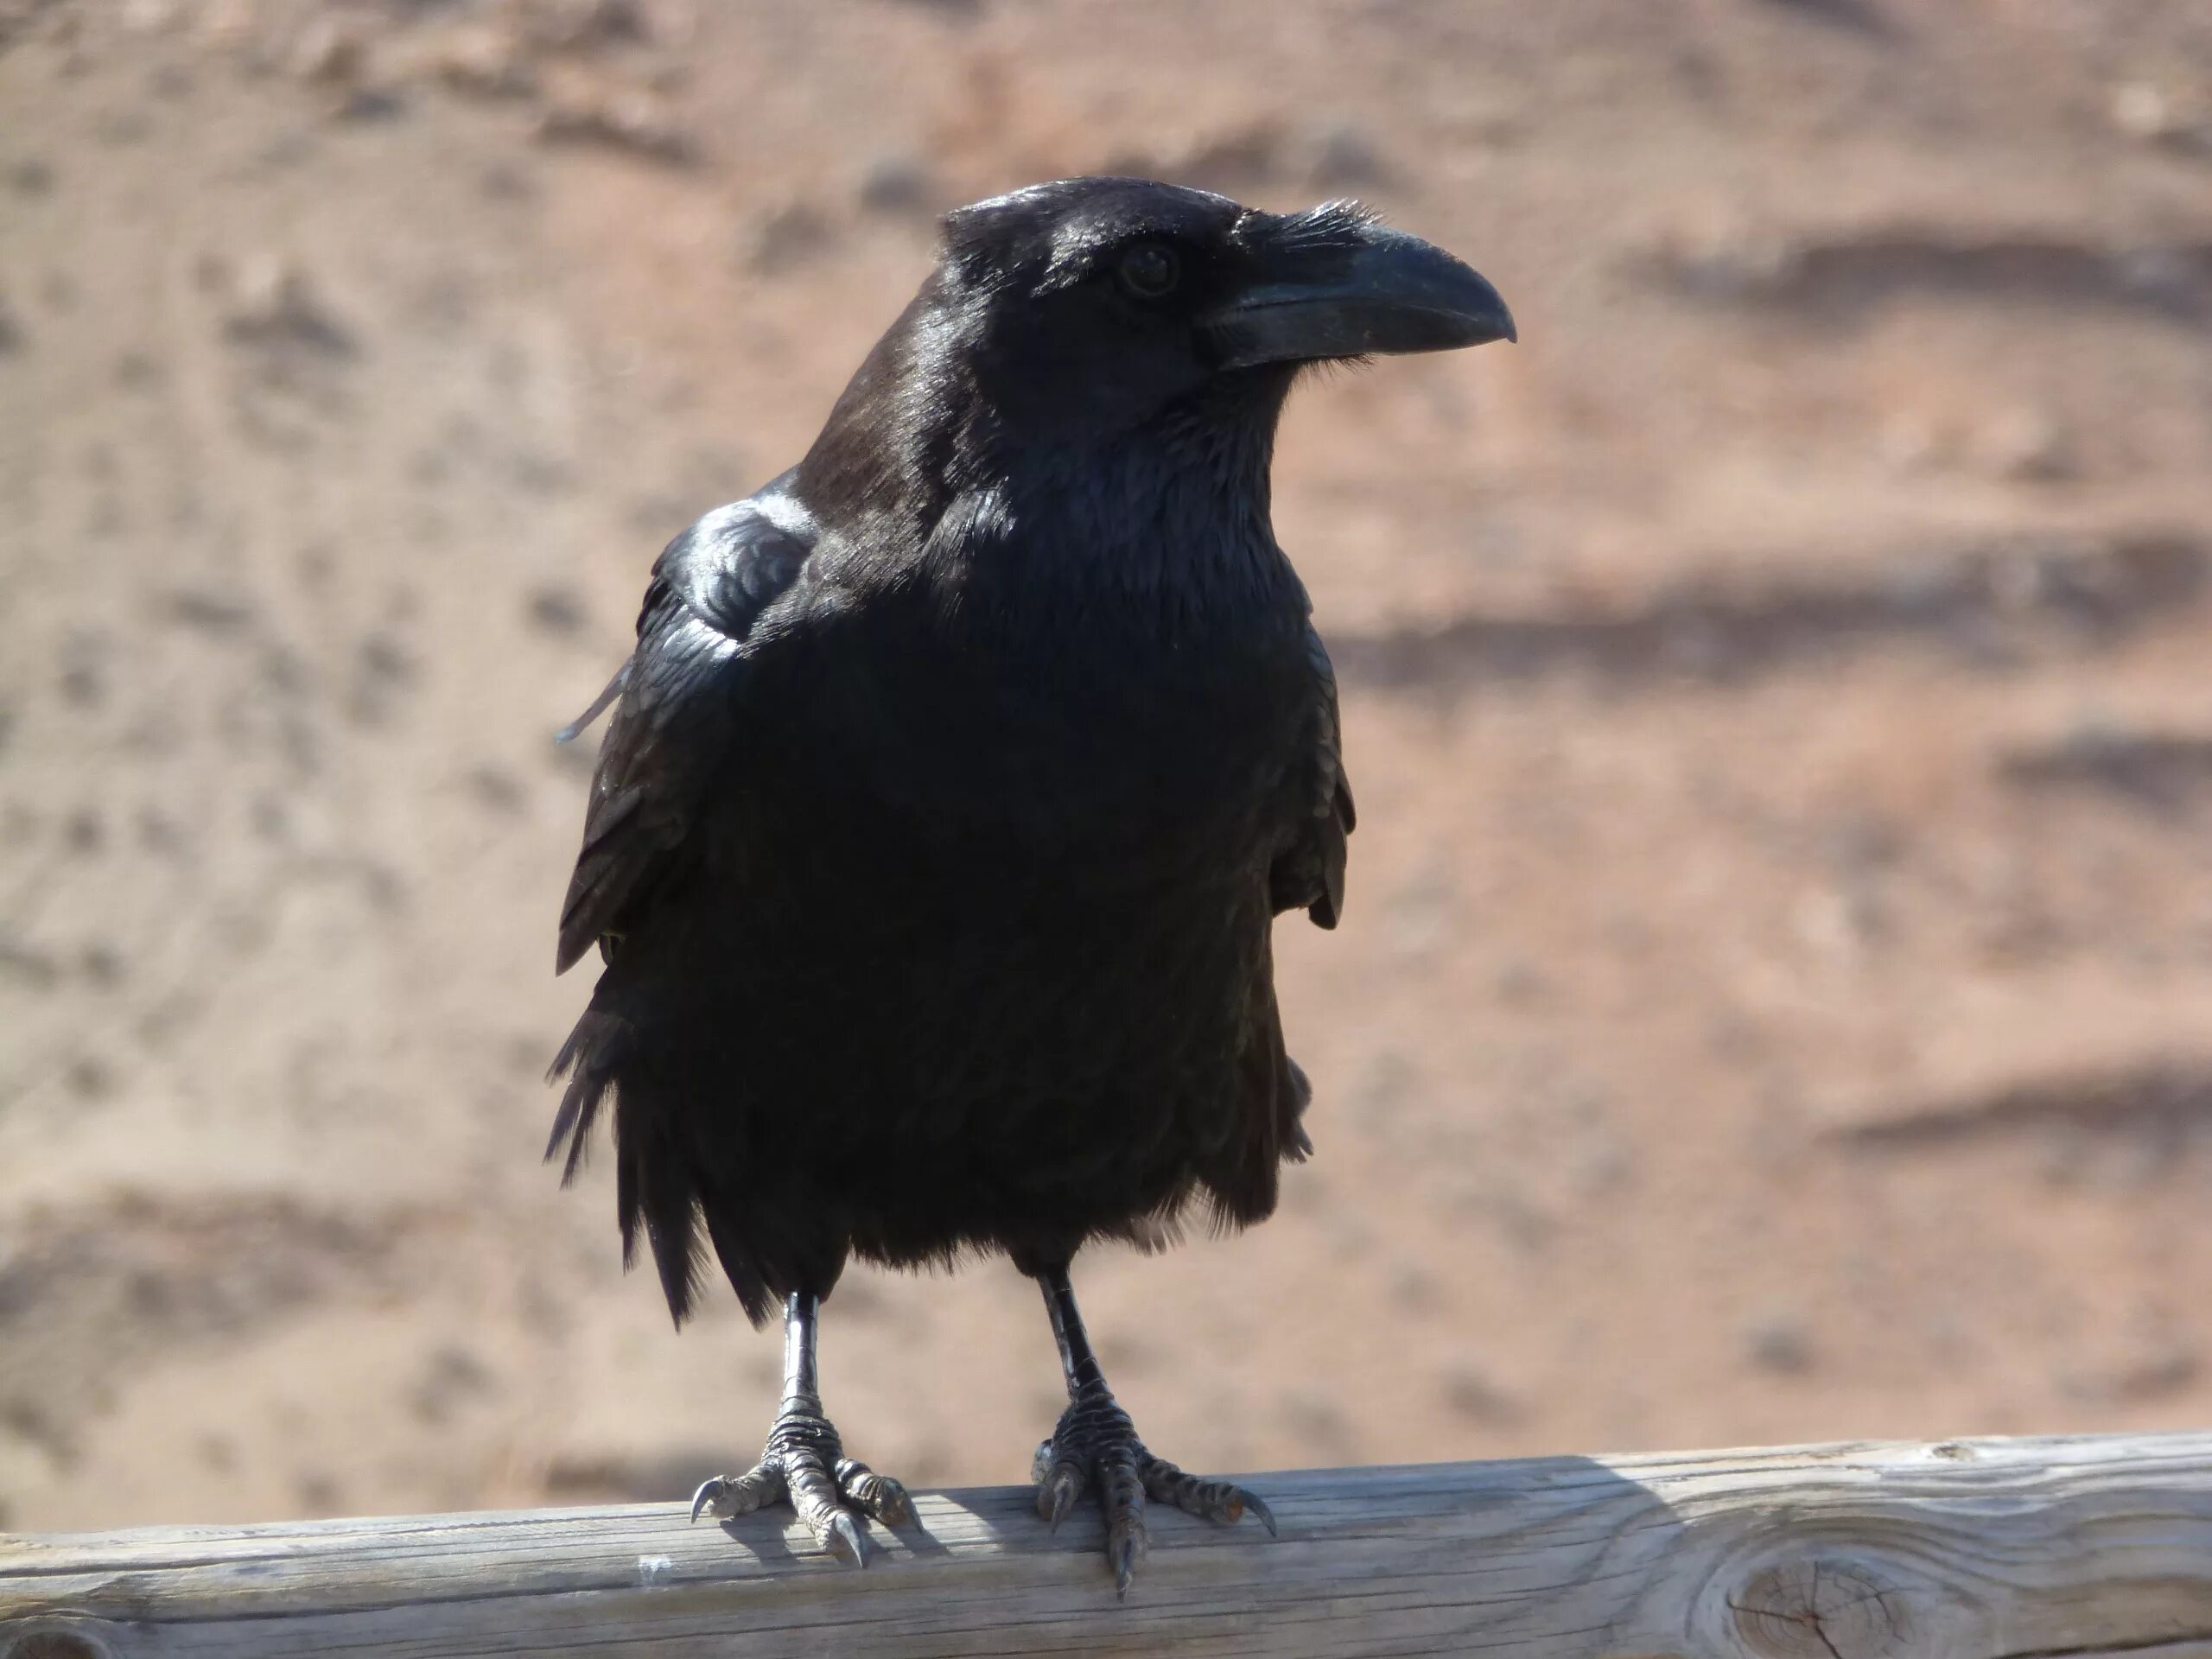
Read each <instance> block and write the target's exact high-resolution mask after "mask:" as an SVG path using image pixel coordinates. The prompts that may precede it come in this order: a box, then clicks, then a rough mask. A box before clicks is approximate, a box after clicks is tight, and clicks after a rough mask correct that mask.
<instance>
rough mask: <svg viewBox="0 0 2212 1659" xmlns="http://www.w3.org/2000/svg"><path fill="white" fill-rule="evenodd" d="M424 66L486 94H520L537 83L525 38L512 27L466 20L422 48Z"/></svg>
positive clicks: (450, 81)
mask: <svg viewBox="0 0 2212 1659" xmlns="http://www.w3.org/2000/svg"><path fill="white" fill-rule="evenodd" d="M421 61H422V65H423V69H424V70H425V71H426V72H427V73H429V74H430V75H432V76H435V78H436V79H440V80H442V81H443V82H445V84H446V85H447V86H453V87H457V88H458V89H460V90H461V91H462V92H476V93H480V94H481V95H483V96H485V97H487V98H518V97H522V96H524V95H525V94H527V93H528V92H530V90H531V86H533V85H534V84H535V81H536V77H535V75H534V74H533V73H531V65H530V60H529V59H528V57H527V56H526V55H525V54H524V50H523V44H522V42H521V41H519V40H518V39H517V38H516V37H515V35H514V34H513V32H512V30H509V29H497V28H493V27H492V26H491V25H489V24H482V23H471V24H464V25H461V27H459V28H456V29H451V30H449V31H448V32H447V33H445V34H443V35H439V36H437V37H436V38H435V39H434V40H432V41H429V42H428V43H427V44H426V45H425V46H424V47H423V56H422V60H421Z"/></svg>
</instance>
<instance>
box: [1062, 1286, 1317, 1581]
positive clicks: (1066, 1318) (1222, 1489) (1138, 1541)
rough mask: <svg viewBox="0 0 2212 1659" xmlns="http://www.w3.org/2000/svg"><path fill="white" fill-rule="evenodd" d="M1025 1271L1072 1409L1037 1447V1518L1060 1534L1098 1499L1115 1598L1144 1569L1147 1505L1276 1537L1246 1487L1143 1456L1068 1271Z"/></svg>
mask: <svg viewBox="0 0 2212 1659" xmlns="http://www.w3.org/2000/svg"><path fill="white" fill-rule="evenodd" d="M1024 1271H1025V1272H1027V1273H1028V1274H1030V1275H1031V1276H1032V1277H1033V1278H1034V1279H1035V1280H1036V1281H1037V1282H1038V1284H1039V1287H1042V1289H1043V1290H1044V1293H1045V1310H1046V1313H1049V1314H1050V1315H1051V1316H1052V1335H1053V1337H1054V1338H1055V1339H1056V1340H1057V1341H1058V1343H1059V1347H1060V1369H1061V1370H1062V1371H1063V1372H1064V1373H1065V1376H1066V1378H1067V1385H1068V1408H1067V1409H1066V1410H1065V1411H1064V1412H1062V1413H1061V1414H1060V1421H1059V1424H1058V1427H1055V1428H1054V1429H1053V1430H1052V1439H1050V1440H1046V1441H1045V1442H1044V1443H1043V1444H1042V1445H1040V1446H1038V1448H1037V1457H1036V1460H1035V1462H1034V1463H1033V1465H1031V1468H1030V1478H1032V1479H1033V1480H1034V1481H1035V1482H1036V1483H1037V1513H1038V1514H1039V1515H1041V1516H1044V1517H1045V1519H1046V1520H1047V1521H1049V1522H1052V1525H1053V1526H1054V1527H1055V1528H1057V1527H1058V1525H1059V1524H1060V1522H1062V1521H1063V1520H1065V1518H1066V1516H1067V1513H1068V1511H1069V1510H1071V1509H1073V1508H1074V1507H1075V1501H1076V1499H1077V1498H1078V1497H1082V1496H1083V1494H1084V1491H1086V1490H1092V1489H1095V1490H1096V1492H1097V1494H1098V1506H1099V1508H1100V1509H1101V1510H1103V1511H1104V1512H1105V1516H1106V1560H1107V1561H1108V1562H1109V1564H1110V1565H1111V1566H1112V1567H1113V1569H1114V1592H1115V1594H1116V1595H1117V1596H1125V1595H1127V1594H1128V1590H1129V1580H1131V1579H1132V1578H1133V1577H1135V1574H1136V1570H1137V1568H1138V1567H1141V1566H1142V1565H1143V1563H1144V1557H1145V1549H1146V1545H1147V1540H1146V1536H1145V1529H1144V1503H1145V1499H1146V1498H1147V1497H1149V1498H1151V1499H1152V1500H1153V1502H1154V1503H1172V1504H1173V1505H1174V1506H1175V1507H1176V1508H1177V1509H1179V1510H1185V1511H1187V1512H1188V1513H1190V1514H1192V1515H1197V1516H1205V1518H1206V1519H1207V1520H1209V1521H1220V1522H1232V1521H1236V1520H1240V1519H1242V1518H1243V1514H1244V1511H1245V1510H1251V1512H1252V1513H1253V1514H1254V1515H1256V1516H1259V1517H1260V1524H1261V1525H1262V1526H1264V1527H1265V1528H1267V1529H1268V1532H1269V1533H1270V1534H1272V1533H1273V1532H1274V1529H1275V1518H1274V1516H1272V1515H1270V1514H1269V1513H1268V1506H1267V1505H1266V1504H1265V1503H1262V1502H1261V1501H1260V1500H1259V1499H1258V1498H1256V1497H1254V1496H1253V1495H1252V1494H1251V1493H1249V1492H1248V1491H1245V1490H1244V1489H1243V1487H1241V1486H1232V1485H1230V1484H1229V1483H1228V1482H1227V1481H1225V1480H1201V1479H1199V1478H1198V1477H1197V1476H1195V1475H1186V1474H1185V1473H1184V1472H1183V1471H1181V1470H1180V1469H1178V1468H1177V1467H1176V1466H1175V1465H1173V1464H1172V1463H1170V1462H1168V1461H1167V1459H1165V1458H1155V1457H1154V1456H1153V1455H1152V1453H1151V1452H1147V1451H1146V1450H1145V1446H1144V1442H1143V1441H1142V1440H1139V1439H1138V1438H1137V1431H1136V1426H1135V1424H1133V1423H1131V1422H1130V1421H1129V1414H1128V1412H1126V1411H1123V1410H1122V1408H1121V1406H1120V1405H1119V1404H1118V1403H1117V1402H1116V1401H1115V1398H1114V1393H1113V1390H1112V1389H1109V1388H1108V1387H1107V1386H1106V1375H1105V1373H1104V1372H1103V1371H1102V1370H1099V1368H1098V1356H1097V1355H1096V1354H1095V1353H1093V1352H1092V1351H1091V1348H1090V1335H1089V1333H1088V1332H1085V1331H1084V1328H1083V1315H1082V1314H1081V1313H1078V1312H1077V1310H1076V1305H1075V1287H1073V1286H1072V1285H1071V1284H1070V1283H1069V1282H1068V1264H1067V1263H1066V1262H1056V1263H1052V1264H1039V1265H1030V1264H1027V1263H1025V1264H1024Z"/></svg>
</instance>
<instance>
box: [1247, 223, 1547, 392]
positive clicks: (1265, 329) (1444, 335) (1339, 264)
mask: <svg viewBox="0 0 2212 1659" xmlns="http://www.w3.org/2000/svg"><path fill="white" fill-rule="evenodd" d="M1258 255H1259V257H1258V262H1257V263H1258V266H1259V269H1258V270H1257V271H1256V272H1255V280H1254V281H1252V282H1251V283H1249V284H1247V285H1246V286H1244V287H1243V288H1242V289H1239V290H1238V292H1237V293H1236V295H1235V296H1233V297H1231V298H1230V300H1229V301H1228V302H1226V303H1224V304H1223V305H1221V306H1219V307H1218V308H1216V309H1215V310H1214V311H1213V312H1212V313H1211V315H1208V317H1207V318H1206V320H1205V322H1206V328H1207V332H1208V334H1210V335H1211V337H1212V339H1213V340H1214V343H1215V346H1216V349H1217V351H1218V352H1219V353H1220V359H1219V360H1220V362H1221V365H1222V366H1223V367H1224V368H1246V367H1249V366H1250V365H1254V364H1258V363H1302V362H1312V361H1317V360H1319V359H1325V358H1337V357H1365V356H1367V355H1369V354H1370V353H1397V352H1449V351H1456V350H1457V349H1459V347H1460V346H1481V345H1484V344H1486V343H1487V342H1489V341H1491V340H1515V339H1517V338H1518V337H1519V336H1518V335H1517V334H1516V333H1515V330H1514V327H1513V314H1512V313H1511V312H1510V311H1508V310H1507V309H1506V308H1505V302H1504V300H1503V299H1502V298H1501V297H1499V295H1498V291H1497V289H1494V288H1492V287H1491V285H1490V283H1488V281H1486V280H1485V279H1484V277H1482V276H1481V275H1480V274H1479V273H1478V272H1477V271H1475V270H1471V269H1470V268H1469V267H1468V266H1466V265H1465V264H1461V263H1460V262H1459V260H1457V259H1455V258H1453V257H1452V256H1451V255H1450V254H1448V253H1446V252H1445V251H1444V250H1443V249H1441V248H1440V247H1437V246H1435V245H1433V244H1431V243H1427V242H1424V241H1422V240H1421V238H1419V237H1417V236H1408V235H1407V234H1406V233H1405V232H1403V231H1394V230H1390V229H1389V228H1387V227H1385V226H1381V225H1360V226H1355V227H1352V228H1351V229H1350V230H1349V231H1348V232H1346V233H1344V234H1342V235H1338V236H1332V237H1331V238H1327V239H1326V240H1325V241H1324V242H1321V243H1319V244H1318V245H1314V244H1304V243H1301V242H1300V241H1299V240H1297V239H1287V245H1285V246H1283V247H1282V248H1281V249H1280V250H1278V251H1270V250H1268V249H1267V248H1266V247H1265V246H1264V245H1262V248H1261V249H1259V250H1258Z"/></svg>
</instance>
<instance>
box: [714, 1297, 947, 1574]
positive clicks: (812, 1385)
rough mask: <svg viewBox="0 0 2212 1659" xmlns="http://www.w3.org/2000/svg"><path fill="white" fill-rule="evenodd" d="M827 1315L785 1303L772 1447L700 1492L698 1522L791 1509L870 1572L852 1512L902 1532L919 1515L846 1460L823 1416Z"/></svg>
mask: <svg viewBox="0 0 2212 1659" xmlns="http://www.w3.org/2000/svg"><path fill="white" fill-rule="evenodd" d="M821 1314H822V1302H821V1299H820V1298H819V1297H816V1296H809V1295H803V1294H792V1295H790V1296H787V1297H785V1299H784V1402H783V1404H782V1405H781V1406H780V1407H779V1408H778V1409H777V1412H776V1423H775V1427H773V1428H772V1429H770V1430H769V1431H768V1444H767V1446H766V1447H765V1448H764V1449H763V1450H762V1452H761V1453H760V1462H759V1463H757V1464H755V1465H753V1467H752V1468H750V1469H748V1470H747V1471H745V1472H744V1473H743V1474H741V1475H716V1476H715V1478H713V1479H712V1480H710V1481H708V1482H707V1483H706V1484H704V1485H702V1486H701V1487H700V1488H699V1490H698V1491H696V1492H694V1493H693V1494H692V1495H691V1518H692V1519H693V1520H694V1521H696V1520H697V1519H698V1518H699V1516H700V1515H701V1514H702V1512H705V1511H708V1510H712V1511H713V1512H714V1513H715V1515H718V1516H724V1517H727V1516H733V1515H749V1514H751V1513H752V1512H753V1510H758V1509H764V1508H766V1506H767V1505H769V1504H771V1503H789V1504H790V1505H791V1508H793V1509H794V1510H798V1518H799V1519H800V1520H802V1521H804V1522H806V1524H807V1529H808V1530H809V1531H810V1532H812V1533H813V1534H814V1539H815V1541H816V1542H817V1543H818V1544H820V1545H821V1546H822V1548H824V1549H826V1550H828V1551H829V1553H830V1554H832V1555H835V1556H836V1557H837V1558H838V1559H839V1560H842V1561H844V1562H846V1563H847V1564H849V1565H850V1566H853V1567H866V1566H867V1565H868V1545H867V1543H866V1541H864V1539H863V1537H862V1535H861V1529H860V1526H859V1523H858V1522H855V1520H854V1519H853V1511H854V1510H859V1511H860V1512H861V1514H862V1515H865V1516H868V1517H869V1518H870V1519H872V1520H876V1521H880V1522H883V1523H884V1524H885V1525H886V1526H898V1525H900V1524H903V1523H904V1522H908V1521H911V1520H912V1519H913V1516H914V1510H913V1505H912V1503H909V1502H908V1501H907V1498H906V1488H905V1487H904V1486H901V1485H900V1484H899V1483H898V1482H897V1481H895V1480H893V1479H892V1478H891V1477H890V1476H888V1475H879V1474H877V1473H876V1472H875V1471H874V1470H872V1469H870V1468H869V1467H868V1465H866V1464H864V1463H861V1462H859V1461H858V1460H856V1459H852V1458H849V1457H847V1456H846V1455H845V1448H844V1446H843V1445H842V1442H841V1441H839V1440H838V1438H837V1430H836V1425H834V1424H833V1423H831V1422H830V1421H829V1418H827V1417H825V1416H823V1413H822V1390H821V1385H820V1383H819V1382H818V1381H817V1376H816V1373H815V1367H814V1336H815V1325H816V1324H817V1321H818V1320H819V1319H820V1318H821Z"/></svg>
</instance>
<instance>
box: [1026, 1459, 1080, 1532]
mask: <svg viewBox="0 0 2212 1659" xmlns="http://www.w3.org/2000/svg"><path fill="white" fill-rule="evenodd" d="M1082 1496H1083V1471H1081V1470H1079V1469H1077V1468H1076V1467H1075V1466H1074V1465H1072V1464H1063V1465H1060V1466H1059V1467H1058V1469H1055V1470H1054V1471H1052V1478H1051V1479H1050V1480H1048V1481H1046V1484H1044V1485H1043V1486H1041V1487H1039V1489H1038V1491H1037V1513H1038V1514H1039V1515H1041V1516H1044V1517H1045V1521H1046V1530H1047V1531H1051V1532H1058V1530H1059V1529H1060V1522H1063V1521H1065V1520H1066V1519H1067V1518H1068V1511H1069V1510H1072V1509H1074V1508H1075V1501H1076V1499H1077V1498H1078V1497H1082Z"/></svg>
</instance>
